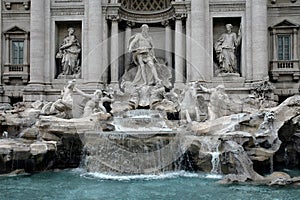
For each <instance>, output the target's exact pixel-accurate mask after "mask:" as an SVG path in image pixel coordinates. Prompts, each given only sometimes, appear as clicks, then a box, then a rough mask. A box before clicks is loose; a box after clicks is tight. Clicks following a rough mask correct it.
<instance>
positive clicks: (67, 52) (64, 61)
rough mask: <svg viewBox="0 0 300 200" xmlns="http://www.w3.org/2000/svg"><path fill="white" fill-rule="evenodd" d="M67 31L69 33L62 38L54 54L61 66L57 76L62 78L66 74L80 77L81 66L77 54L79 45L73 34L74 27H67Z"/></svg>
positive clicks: (79, 48)
mask: <svg viewBox="0 0 300 200" xmlns="http://www.w3.org/2000/svg"><path fill="white" fill-rule="evenodd" d="M68 32H69V34H68V35H67V36H66V37H65V38H64V40H63V42H62V44H61V45H60V47H59V51H58V53H57V54H56V58H58V59H59V60H60V64H61V66H62V72H61V73H60V74H59V76H58V78H64V77H66V76H70V77H73V78H80V74H81V66H80V56H79V54H80V52H81V46H80V43H79V41H78V39H77V38H76V36H75V35H74V33H75V29H74V28H72V27H71V28H68Z"/></svg>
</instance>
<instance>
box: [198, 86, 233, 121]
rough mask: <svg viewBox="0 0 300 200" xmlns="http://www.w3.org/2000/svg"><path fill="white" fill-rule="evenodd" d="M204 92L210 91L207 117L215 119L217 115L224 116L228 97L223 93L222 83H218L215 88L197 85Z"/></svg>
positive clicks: (227, 108)
mask: <svg viewBox="0 0 300 200" xmlns="http://www.w3.org/2000/svg"><path fill="white" fill-rule="evenodd" d="M199 86H200V88H201V89H202V90H203V91H204V92H208V93H210V99H209V104H208V119H209V120H215V119H217V118H219V117H222V116H225V115H226V112H227V111H228V110H229V106H230V99H229V97H228V95H227V94H226V93H225V87H224V85H218V86H217V87H216V88H211V89H208V88H206V87H204V86H202V85H199Z"/></svg>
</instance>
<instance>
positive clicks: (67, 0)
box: [54, 0, 82, 3]
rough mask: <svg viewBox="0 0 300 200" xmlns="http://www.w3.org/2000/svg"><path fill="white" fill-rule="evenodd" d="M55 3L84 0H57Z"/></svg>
mask: <svg viewBox="0 0 300 200" xmlns="http://www.w3.org/2000/svg"><path fill="white" fill-rule="evenodd" d="M54 2H55V3H74V2H75V3H77V2H82V0H55V1H54Z"/></svg>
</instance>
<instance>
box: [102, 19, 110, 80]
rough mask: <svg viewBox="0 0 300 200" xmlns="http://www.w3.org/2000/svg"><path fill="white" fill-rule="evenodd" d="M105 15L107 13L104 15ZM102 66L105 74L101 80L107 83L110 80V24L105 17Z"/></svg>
mask: <svg viewBox="0 0 300 200" xmlns="http://www.w3.org/2000/svg"><path fill="white" fill-rule="evenodd" d="M104 16H105V15H104ZM102 31H103V35H102V38H103V39H102V55H103V56H102V67H103V69H104V71H103V74H102V75H101V76H102V78H101V80H102V81H103V82H104V83H107V81H108V73H109V68H108V65H109V64H108V60H109V58H108V24H107V20H106V18H105V17H102Z"/></svg>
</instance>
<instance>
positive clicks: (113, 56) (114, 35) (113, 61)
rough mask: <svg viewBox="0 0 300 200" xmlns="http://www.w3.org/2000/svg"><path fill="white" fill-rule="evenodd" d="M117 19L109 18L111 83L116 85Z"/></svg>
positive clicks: (117, 70)
mask: <svg viewBox="0 0 300 200" xmlns="http://www.w3.org/2000/svg"><path fill="white" fill-rule="evenodd" d="M118 20H119V17H118V16H115V17H114V18H111V47H110V71H111V72H110V73H111V83H112V84H117V83H118V81H119V62H118V57H119V23H118Z"/></svg>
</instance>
